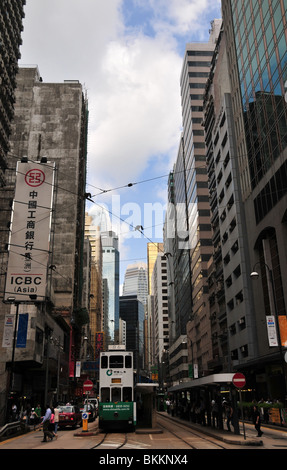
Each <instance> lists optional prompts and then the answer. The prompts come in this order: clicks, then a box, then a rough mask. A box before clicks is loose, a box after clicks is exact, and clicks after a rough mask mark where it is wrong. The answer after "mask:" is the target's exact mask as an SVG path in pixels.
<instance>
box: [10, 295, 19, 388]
mask: <svg viewBox="0 0 287 470" xmlns="http://www.w3.org/2000/svg"><path fill="white" fill-rule="evenodd" d="M15 305H16V318H15V326H14V338H13V348H12V363H11V377H10V393H11V391H12V386H13V375H14V368H15V367H14V366H15V349H16V337H17V326H18V316H19V303H18V302H17V303H15Z"/></svg>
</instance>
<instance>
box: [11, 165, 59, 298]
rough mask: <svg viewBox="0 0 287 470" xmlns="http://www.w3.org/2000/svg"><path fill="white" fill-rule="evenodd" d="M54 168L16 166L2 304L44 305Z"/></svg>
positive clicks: (51, 166) (52, 166) (46, 166)
mask: <svg viewBox="0 0 287 470" xmlns="http://www.w3.org/2000/svg"><path fill="white" fill-rule="evenodd" d="M54 170H55V164H53V163H50V162H48V163H45V164H44V163H32V162H27V163H23V162H18V164H17V173H16V189H15V199H14V201H13V209H12V220H11V226H10V228H11V232H10V239H9V258H8V269H7V277H6V285H5V293H4V301H12V299H13V302H27V301H28V302H29V301H31V300H37V302H43V301H44V300H45V296H46V284H47V268H48V260H49V249H50V229H51V215H52V201H53V185H54V173H55V171H54Z"/></svg>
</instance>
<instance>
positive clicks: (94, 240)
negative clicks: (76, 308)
mask: <svg viewBox="0 0 287 470" xmlns="http://www.w3.org/2000/svg"><path fill="white" fill-rule="evenodd" d="M85 235H86V237H87V238H88V240H89V242H90V244H91V271H90V287H89V292H88V295H89V313H90V315H89V316H90V322H89V330H90V335H91V345H92V350H93V352H94V355H95V354H96V352H97V351H96V348H97V344H96V333H97V332H102V331H103V296H102V289H103V287H102V286H103V283H102V244H101V235H100V229H99V227H97V226H95V225H94V224H93V218H92V216H90V215H88V213H86V218H85Z"/></svg>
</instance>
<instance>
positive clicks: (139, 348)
mask: <svg viewBox="0 0 287 470" xmlns="http://www.w3.org/2000/svg"><path fill="white" fill-rule="evenodd" d="M120 318H121V321H123V322H125V338H126V343H125V344H126V350H127V351H132V352H133V353H134V368H135V369H136V370H137V372H138V374H137V375H139V372H140V370H141V369H142V368H143V353H144V306H143V304H142V303H141V302H140V301H139V300H138V299H137V296H136V295H122V296H121V297H120ZM138 380H139V377H137V381H138Z"/></svg>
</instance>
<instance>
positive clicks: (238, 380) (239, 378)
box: [232, 372, 246, 388]
mask: <svg viewBox="0 0 287 470" xmlns="http://www.w3.org/2000/svg"><path fill="white" fill-rule="evenodd" d="M232 383H233V385H234V386H235V387H236V388H242V387H244V385H245V384H246V379H245V376H244V375H243V374H241V372H237V373H236V374H234V376H233V377H232Z"/></svg>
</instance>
